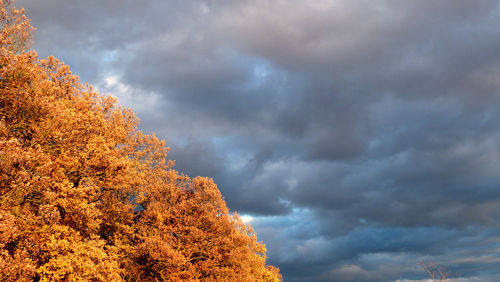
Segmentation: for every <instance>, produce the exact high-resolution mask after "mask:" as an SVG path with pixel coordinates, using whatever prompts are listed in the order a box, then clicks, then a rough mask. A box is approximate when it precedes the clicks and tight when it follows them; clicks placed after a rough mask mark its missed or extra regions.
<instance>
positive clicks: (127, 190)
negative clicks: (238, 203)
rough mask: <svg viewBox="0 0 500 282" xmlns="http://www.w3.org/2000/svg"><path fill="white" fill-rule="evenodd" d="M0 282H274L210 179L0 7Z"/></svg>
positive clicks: (16, 13) (274, 272)
mask: <svg viewBox="0 0 500 282" xmlns="http://www.w3.org/2000/svg"><path fill="white" fill-rule="evenodd" d="M0 1H1V4H0V24H1V31H0V281H19V280H21V281H23V280H24V281H26V280H28V281H29V280H42V281H52V280H85V281H122V280H132V281H157V280H163V281H177V280H207V281H212V280H217V281H221V280H231V281H262V280H263V281H278V280H280V279H281V276H280V274H279V273H278V269H277V268H274V267H272V266H266V264H265V259H266V257H265V252H266V250H265V247H264V245H263V244H262V243H259V242H258V241H257V239H256V236H255V234H254V233H253V231H252V229H251V228H250V227H249V226H248V225H245V224H244V223H243V222H242V221H241V219H240V218H239V217H238V215H237V214H234V213H230V212H229V210H228V208H227V207H226V204H225V202H224V200H223V198H222V196H221V194H220V192H219V190H218V189H217V186H216V185H215V184H214V183H213V181H212V180H211V179H208V178H202V177H197V178H194V179H190V178H189V177H187V176H185V175H183V174H180V173H178V172H177V171H175V170H174V169H173V162H172V161H166V154H167V152H168V148H166V147H165V145H164V143H163V141H160V140H158V139H157V138H156V137H155V136H154V135H145V134H143V133H141V132H140V131H138V130H137V125H138V119H137V118H136V116H135V115H134V114H133V113H132V112H131V111H130V110H128V109H124V108H122V107H120V106H118V105H117V104H115V101H114V99H113V98H110V97H105V96H102V95H100V94H98V93H96V92H95V91H94V90H93V89H92V87H90V86H88V85H84V84H82V83H81V82H80V81H79V80H78V78H77V77H76V76H74V75H72V74H71V71H70V69H69V67H68V66H65V65H64V64H62V63H60V62H59V61H58V60H57V59H55V58H48V59H46V60H39V59H38V57H37V55H36V53H35V52H34V51H26V50H27V49H28V45H27V44H29V42H30V37H31V31H32V27H31V26H30V24H29V20H28V19H26V17H25V16H24V13H23V11H22V10H16V9H15V8H13V7H12V6H11V5H10V3H9V1H6V0H0Z"/></svg>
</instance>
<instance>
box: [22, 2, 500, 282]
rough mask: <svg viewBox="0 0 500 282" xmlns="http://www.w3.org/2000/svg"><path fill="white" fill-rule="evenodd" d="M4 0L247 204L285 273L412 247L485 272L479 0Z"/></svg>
mask: <svg viewBox="0 0 500 282" xmlns="http://www.w3.org/2000/svg"><path fill="white" fill-rule="evenodd" d="M17 4H18V5H20V6H24V7H25V8H26V10H27V13H28V15H29V16H30V17H32V19H33V23H34V25H35V26H38V31H37V32H36V33H35V49H37V50H39V51H40V52H39V53H40V54H41V56H47V55H49V54H54V55H56V56H57V57H59V58H61V59H63V60H64V61H65V62H66V63H68V64H70V66H71V67H72V69H73V71H75V72H76V73H77V74H79V75H81V77H82V79H83V80H85V81H90V82H92V83H95V84H97V85H98V86H99V88H100V89H102V90H103V91H105V92H107V93H110V94H113V95H116V96H118V97H119V98H120V100H122V101H123V103H124V104H126V105H127V106H131V107H133V108H134V109H135V110H136V111H137V112H138V113H139V116H140V117H141V120H142V128H143V129H144V130H146V131H148V132H149V131H155V132H157V133H158V134H159V135H160V136H162V137H165V138H166V139H167V143H168V144H169V145H170V146H171V147H172V151H171V153H170V155H169V157H170V158H173V159H176V160H177V165H178V168H179V169H180V170H181V171H184V172H186V173H189V174H190V175H204V176H211V177H214V178H215V180H216V182H217V183H218V184H219V187H220V189H221V191H222V192H223V195H224V196H225V198H226V200H227V202H228V204H229V206H230V207H231V209H233V210H235V211H238V212H242V213H248V214H251V215H254V216H257V215H259V216H258V218H259V219H256V220H255V221H254V222H252V224H255V226H256V230H257V232H258V234H259V235H261V236H262V238H263V239H264V241H265V243H267V246H268V249H269V256H270V260H271V262H272V263H275V264H277V265H278V266H280V267H281V269H282V270H283V272H284V274H285V278H286V280H287V281H332V280H333V281H335V280H337V281H343V280H352V281H363V280H367V281H368V280H379V281H387V280H396V279H410V280H412V279H414V280H416V279H421V278H423V277H425V275H424V273H423V271H422V270H421V269H419V268H418V266H416V263H417V262H418V260H419V259H426V260H433V259H437V260H439V262H440V263H442V264H449V266H450V267H451V270H453V271H455V272H462V275H463V276H464V277H470V278H471V279H481V277H488V278H491V277H495V278H496V277H499V275H500V274H499V273H498V272H496V270H495V269H498V267H497V266H498V262H497V261H496V260H497V259H498V256H497V255H496V254H491V253H485V250H484V249H483V248H490V249H494V248H498V246H497V245H496V243H495V242H488V241H487V240H488V239H492V238H495V237H496V236H498V234H497V233H498V232H497V230H496V229H497V228H498V224H499V222H500V221H499V220H500V218H499V217H498V215H497V214H498V209H499V208H500V193H499V192H498V191H497V190H498V189H497V187H498V186H499V185H500V179H499V178H498V177H497V175H498V171H499V169H500V167H499V165H498V160H499V145H498V144H500V143H499V142H500V131H499V129H498V120H500V112H499V111H498V106H499V104H500V99H499V98H498V95H497V94H498V87H499V83H498V77H499V75H500V71H499V70H500V57H499V55H498V50H499V47H500V30H499V29H498V28H497V27H498V25H499V24H500V15H499V10H498V2H497V1H489V0H484V1H474V2H471V1H465V0H464V1H451V0H446V1H439V2H437V1H430V0H429V1H427V0H426V1H391V0H388V1H379V2H373V1H361V0H360V1H328V0H327V1H296V2H294V4H293V5H292V4H290V2H289V1H282V0H278V1H265V0H257V1H246V0H242V1H175V0H172V1H146V2H138V1H114V0H113V1H104V2H103V1H85V2H82V1H56V0H50V1H43V2H42V1H33V0H18V1H17ZM266 216H267V217H266ZM485 246H486V247H485ZM474 252H477V253H474Z"/></svg>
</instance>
